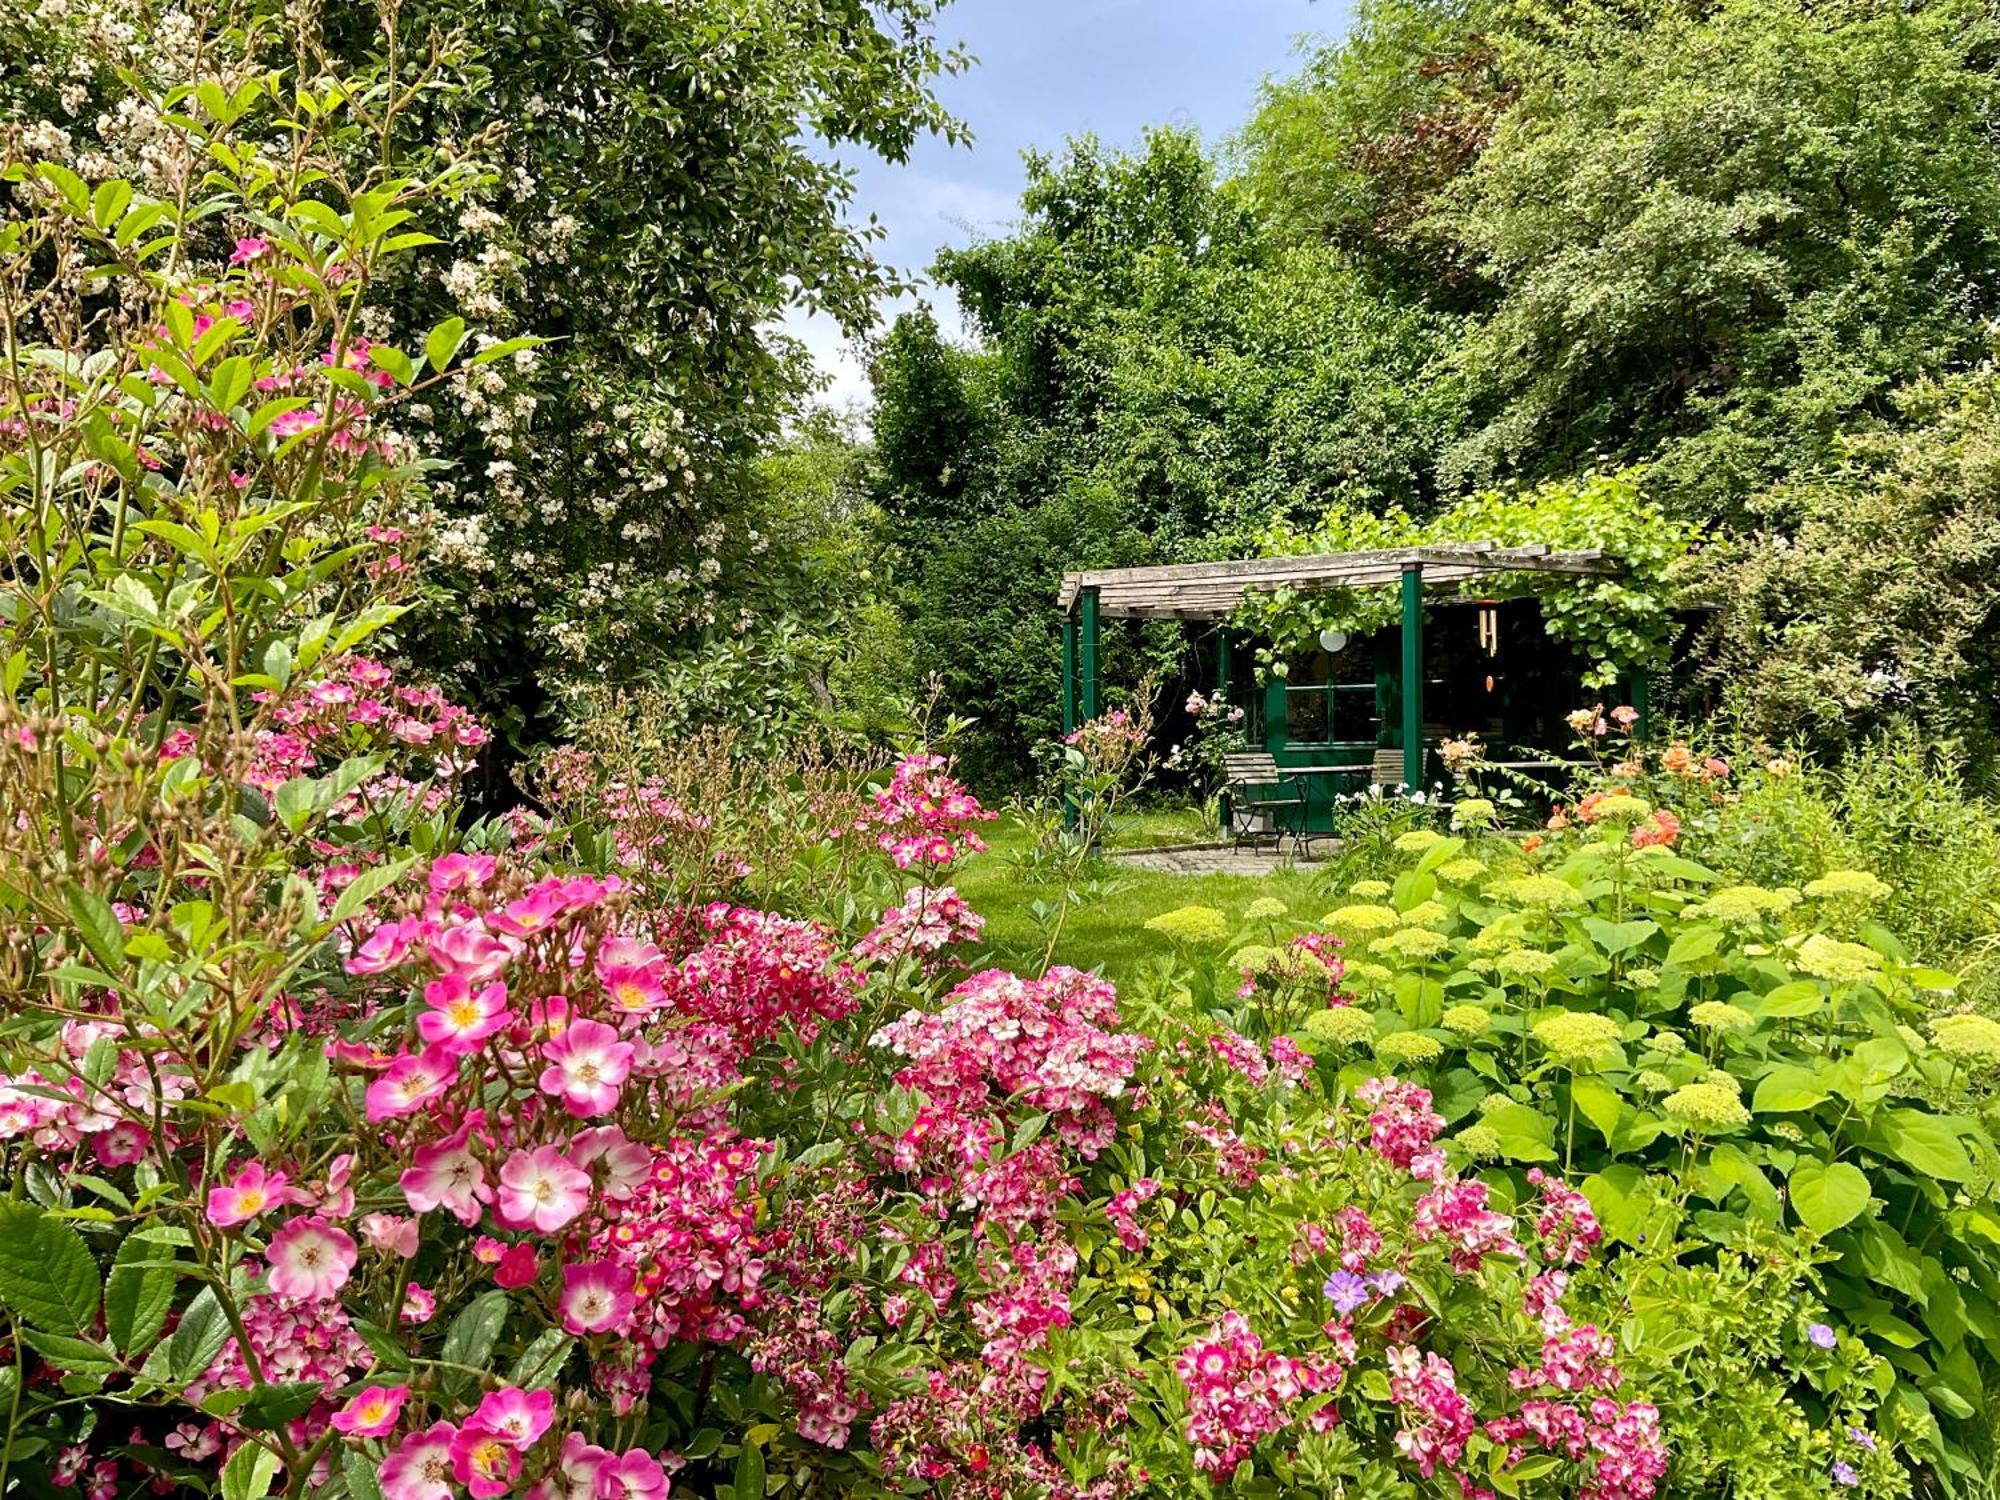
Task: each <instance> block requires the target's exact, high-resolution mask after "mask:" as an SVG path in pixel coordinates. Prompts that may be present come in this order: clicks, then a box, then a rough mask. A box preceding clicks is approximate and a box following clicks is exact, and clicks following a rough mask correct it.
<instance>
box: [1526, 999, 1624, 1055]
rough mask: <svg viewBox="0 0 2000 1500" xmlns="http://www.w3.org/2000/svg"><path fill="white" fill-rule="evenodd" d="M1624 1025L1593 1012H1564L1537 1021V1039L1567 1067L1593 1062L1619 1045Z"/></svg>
mask: <svg viewBox="0 0 2000 1500" xmlns="http://www.w3.org/2000/svg"><path fill="white" fill-rule="evenodd" d="M1622 1031H1623V1028H1621V1027H1620V1026H1619V1024H1618V1023H1617V1022H1616V1021H1614V1020H1612V1019H1611V1017H1609V1016H1600V1015H1597V1014H1595V1013H1593V1012H1590V1011H1580V1010H1574V1011H1563V1012H1560V1013H1559V1014H1557V1015H1552V1016H1543V1017H1542V1018H1541V1019H1540V1020H1539V1021H1537V1022H1535V1040H1536V1041H1538V1042H1540V1043H1541V1044H1542V1045H1543V1046H1544V1047H1546V1048H1548V1049H1549V1051H1550V1052H1551V1053H1553V1054H1554V1055H1555V1059H1556V1061H1557V1062H1559V1063H1562V1064H1563V1065H1564V1066H1565V1067H1572V1068H1573V1067H1575V1066H1576V1065H1577V1064H1578V1063H1585V1062H1589V1061H1591V1060H1592V1059H1593V1058H1596V1057H1600V1056H1602V1055H1603V1053H1604V1052H1605V1050H1606V1049H1607V1048H1610V1047H1612V1046H1614V1045H1616V1043H1617V1041H1618V1039H1619V1037H1620V1035H1621V1034H1622Z"/></svg>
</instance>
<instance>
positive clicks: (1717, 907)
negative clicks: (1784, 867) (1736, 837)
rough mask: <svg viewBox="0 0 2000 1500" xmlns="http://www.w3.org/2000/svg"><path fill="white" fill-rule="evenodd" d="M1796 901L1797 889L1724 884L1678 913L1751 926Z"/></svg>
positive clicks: (1765, 920)
mask: <svg viewBox="0 0 2000 1500" xmlns="http://www.w3.org/2000/svg"><path fill="white" fill-rule="evenodd" d="M1798 901H1799V893H1798V892H1797V891H1793V890H1783V891H1769V890H1766V889H1764V887H1763V886H1761V885H1726V886H1724V887H1723V888H1722V889H1721V890H1719V891H1714V892H1711V893H1710V895H1709V897H1708V899H1707V900H1706V901H1700V902H1697V903H1696V904H1694V905H1693V906H1690V907H1689V908H1688V909H1687V910H1686V911H1685V912H1683V913H1682V915H1683V916H1688V917H1705V918H1707V919H1709V920H1710V921H1715V922H1726V923H1728V924H1729V925H1730V926H1732V927H1754V926H1755V925H1757V924H1758V923H1760V922H1768V921H1770V920H1772V919H1773V918H1775V917H1781V916H1783V915H1784V914H1785V913H1786V912H1788V911H1790V910H1791V909H1792V908H1793V907H1794V906H1796V905H1798Z"/></svg>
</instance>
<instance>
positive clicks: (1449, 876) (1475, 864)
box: [1437, 855, 1486, 885]
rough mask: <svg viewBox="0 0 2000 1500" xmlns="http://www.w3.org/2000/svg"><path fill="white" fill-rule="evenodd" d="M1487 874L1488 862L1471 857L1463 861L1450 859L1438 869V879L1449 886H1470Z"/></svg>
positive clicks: (1466, 857) (1468, 856)
mask: <svg viewBox="0 0 2000 1500" xmlns="http://www.w3.org/2000/svg"><path fill="white" fill-rule="evenodd" d="M1485 873H1486V861H1485V860H1483V859H1474V858H1472V856H1471V855H1467V856H1465V857H1464V858H1463V859H1448V860H1446V861H1445V862H1444V863H1443V864H1441V865H1439V866H1438V867H1437V877H1438V879H1439V880H1442V881H1444V882H1445V883H1446V884H1447V885H1470V884H1471V883H1472V882H1473V881H1475V880H1477V879H1478V878H1479V877H1480V876H1482V875H1484V874H1485Z"/></svg>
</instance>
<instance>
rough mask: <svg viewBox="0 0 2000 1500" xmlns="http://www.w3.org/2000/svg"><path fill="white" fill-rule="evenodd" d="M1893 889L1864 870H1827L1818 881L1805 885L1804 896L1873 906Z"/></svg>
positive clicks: (1886, 882) (1817, 899)
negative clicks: (1861, 902) (1860, 902)
mask: <svg viewBox="0 0 2000 1500" xmlns="http://www.w3.org/2000/svg"><path fill="white" fill-rule="evenodd" d="M1892 889H1893V888H1892V887H1891V886H1890V884H1889V882H1888V881H1886V880H1881V879H1878V878H1877V877H1876V876H1873V875H1870V874H1869V873H1868V872H1867V871H1866V870H1828V871H1827V872H1826V873H1825V874H1824V875H1822V876H1820V878H1819V879H1817V880H1813V881H1808V882H1807V883H1806V894H1807V895H1808V896H1811V897H1812V898H1813V899H1814V900H1815V901H1864V902H1866V903H1868V904H1869V905H1871V906H1872V905H1874V904H1875V903H1876V902H1877V901H1880V900H1883V899H1884V898H1885V897H1887V896H1888V895H1889V894H1890V892H1891V890H1892Z"/></svg>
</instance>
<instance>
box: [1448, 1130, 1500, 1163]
mask: <svg viewBox="0 0 2000 1500" xmlns="http://www.w3.org/2000/svg"><path fill="white" fill-rule="evenodd" d="M1451 1139H1452V1142H1453V1144H1455V1145H1456V1146H1457V1147H1458V1148H1459V1149H1460V1150H1461V1151H1463V1152H1464V1153H1465V1154H1466V1155H1467V1156H1469V1157H1471V1158H1472V1160H1474V1161H1490V1160H1492V1159H1493V1158H1494V1157H1496V1156H1498V1155H1499V1154H1500V1132H1499V1131H1497V1130H1495V1129H1494V1128H1493V1127H1492V1126H1491V1125H1468V1126H1466V1127H1465V1129H1463V1130H1461V1131H1460V1132H1459V1133H1458V1134H1457V1135H1455V1136H1453V1137H1452V1138H1451Z"/></svg>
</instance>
